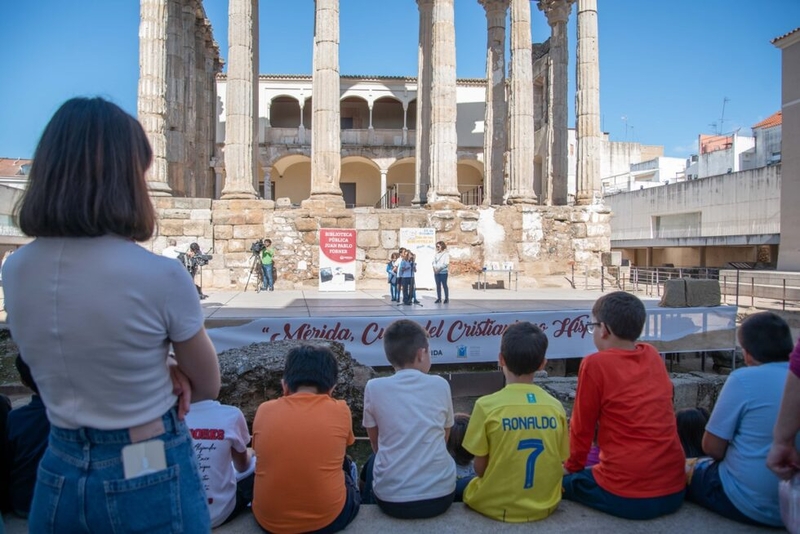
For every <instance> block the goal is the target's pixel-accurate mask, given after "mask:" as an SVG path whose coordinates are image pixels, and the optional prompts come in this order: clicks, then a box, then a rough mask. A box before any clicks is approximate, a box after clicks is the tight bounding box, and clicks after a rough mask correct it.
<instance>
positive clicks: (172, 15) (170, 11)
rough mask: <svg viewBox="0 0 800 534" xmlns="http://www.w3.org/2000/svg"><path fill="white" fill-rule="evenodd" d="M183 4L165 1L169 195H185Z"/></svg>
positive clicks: (173, 0) (175, 1) (179, 1)
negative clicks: (171, 193)
mask: <svg viewBox="0 0 800 534" xmlns="http://www.w3.org/2000/svg"><path fill="white" fill-rule="evenodd" d="M185 38H186V34H185V32H184V31H183V3H182V2H181V0H168V2H167V113H166V121H167V123H166V139H167V152H166V154H167V174H168V177H169V178H168V179H169V184H170V187H171V188H172V191H173V194H176V195H178V196H186V194H187V193H186V160H187V158H186V102H185V100H186V83H187V79H186V65H185V59H184V50H183V42H184V39H185Z"/></svg>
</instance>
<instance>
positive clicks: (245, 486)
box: [186, 400, 255, 528]
mask: <svg viewBox="0 0 800 534" xmlns="http://www.w3.org/2000/svg"><path fill="white" fill-rule="evenodd" d="M186 425H187V426H188V427H189V430H190V432H191V434H192V442H193V446H194V452H195V455H196V457H197V464H198V466H199V468H200V478H201V479H202V481H203V487H204V488H205V490H206V497H207V498H208V511H209V513H210V514H211V526H212V528H213V527H218V526H220V525H221V524H223V523H225V522H227V521H228V520H230V519H233V518H234V517H235V516H236V515H237V514H238V513H239V512H241V511H242V510H244V509H245V508H247V506H248V505H249V504H250V502H251V501H252V500H253V480H254V475H253V473H254V471H255V457H254V456H253V453H252V450H250V449H248V448H247V445H248V444H249V443H250V432H249V431H248V429H247V422H246V421H245V419H244V414H242V412H241V410H239V408H236V407H235V406H228V405H225V404H220V403H219V402H218V401H215V400H206V401H200V402H195V403H192V407H191V410H189V413H187V414H186Z"/></svg>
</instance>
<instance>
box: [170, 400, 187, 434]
mask: <svg viewBox="0 0 800 534" xmlns="http://www.w3.org/2000/svg"><path fill="white" fill-rule="evenodd" d="M166 415H167V416H168V421H169V428H167V432H172V433H173V434H177V433H178V429H179V428H180V427H181V423H182V422H183V421H181V420H180V419H178V407H177V406H173V407H172V408H170V409H169V411H168V412H167V414H166Z"/></svg>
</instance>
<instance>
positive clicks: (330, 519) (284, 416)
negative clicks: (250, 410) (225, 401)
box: [253, 345, 361, 534]
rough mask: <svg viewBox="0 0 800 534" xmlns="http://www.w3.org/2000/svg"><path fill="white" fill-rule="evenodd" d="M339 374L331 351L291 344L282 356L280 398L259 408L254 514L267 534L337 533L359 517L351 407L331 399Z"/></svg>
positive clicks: (255, 434)
mask: <svg viewBox="0 0 800 534" xmlns="http://www.w3.org/2000/svg"><path fill="white" fill-rule="evenodd" d="M337 375H338V369H337V365H336V358H335V357H334V356H333V353H332V352H331V350H330V349H328V348H327V347H323V346H315V345H301V346H299V347H296V348H294V349H292V350H290V351H289V354H287V356H286V365H285V368H284V373H283V380H282V381H281V383H282V384H283V395H284V396H283V397H281V398H279V399H276V400H271V401H267V402H265V403H263V404H262V405H261V406H259V407H258V411H257V412H256V416H255V419H254V420H253V450H254V451H255V453H256V459H257V461H256V478H255V484H254V487H253V515H254V516H255V518H256V521H257V522H258V524H259V525H261V527H262V528H264V529H265V530H268V531H269V532H273V533H275V534H279V533H283V532H311V531H316V530H321V529H325V532H338V531H340V530H342V529H344V528H345V527H346V526H347V525H348V524H350V522H351V521H353V519H354V518H355V517H356V514H358V508H359V506H360V504H361V496H360V495H359V492H358V488H357V486H356V484H355V481H354V480H353V477H352V476H351V474H350V473H351V462H350V460H349V459H348V458H346V457H345V451H346V449H347V446H348V445H352V444H353V443H354V442H355V436H354V435H353V422H352V419H351V415H350V408H349V407H348V406H347V403H345V401H343V400H336V399H334V398H332V397H331V392H332V391H333V387H334V386H335V385H336V379H337Z"/></svg>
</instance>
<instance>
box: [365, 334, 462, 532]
mask: <svg viewBox="0 0 800 534" xmlns="http://www.w3.org/2000/svg"><path fill="white" fill-rule="evenodd" d="M383 348H384V351H385V352H386V358H387V359H388V360H389V363H391V364H392V366H393V367H394V369H395V374H394V375H392V376H388V377H382V378H374V379H372V380H370V381H369V382H367V386H366V388H365V390H364V427H365V428H366V429H367V434H368V435H369V440H370V443H371V444H372V450H373V451H374V452H375V454H374V455H373V456H372V457H371V458H370V460H369V461H368V462H367V465H366V466H365V473H364V478H365V487H364V492H363V497H364V500H363V502H365V503H369V502H371V500H372V499H373V498H374V501H375V502H376V503H377V504H378V506H379V507H380V508H381V510H382V511H383V512H384V513H386V514H387V515H390V516H392V517H397V518H401V519H421V518H426V517H434V516H437V515H439V514H442V513H444V512H445V511H446V510H447V509H448V508H449V507H450V505H451V504H452V502H453V498H454V496H455V489H456V466H455V462H454V461H453V458H452V457H451V456H450V454H449V453H448V452H447V437H448V434H449V432H450V427H452V426H453V401H452V398H451V395H450V385H449V384H448V383H447V381H446V380H445V379H443V378H442V377H440V376H432V375H429V374H427V373H428V371H429V370H430V368H431V356H430V350H429V347H428V333H427V332H426V331H425V329H423V328H422V327H421V326H420V325H419V324H417V323H415V322H414V321H409V320H407V319H401V320H399V321H395V322H394V323H392V324H390V325H389V326H388V327H387V328H386V331H385V332H384V335H383Z"/></svg>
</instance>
